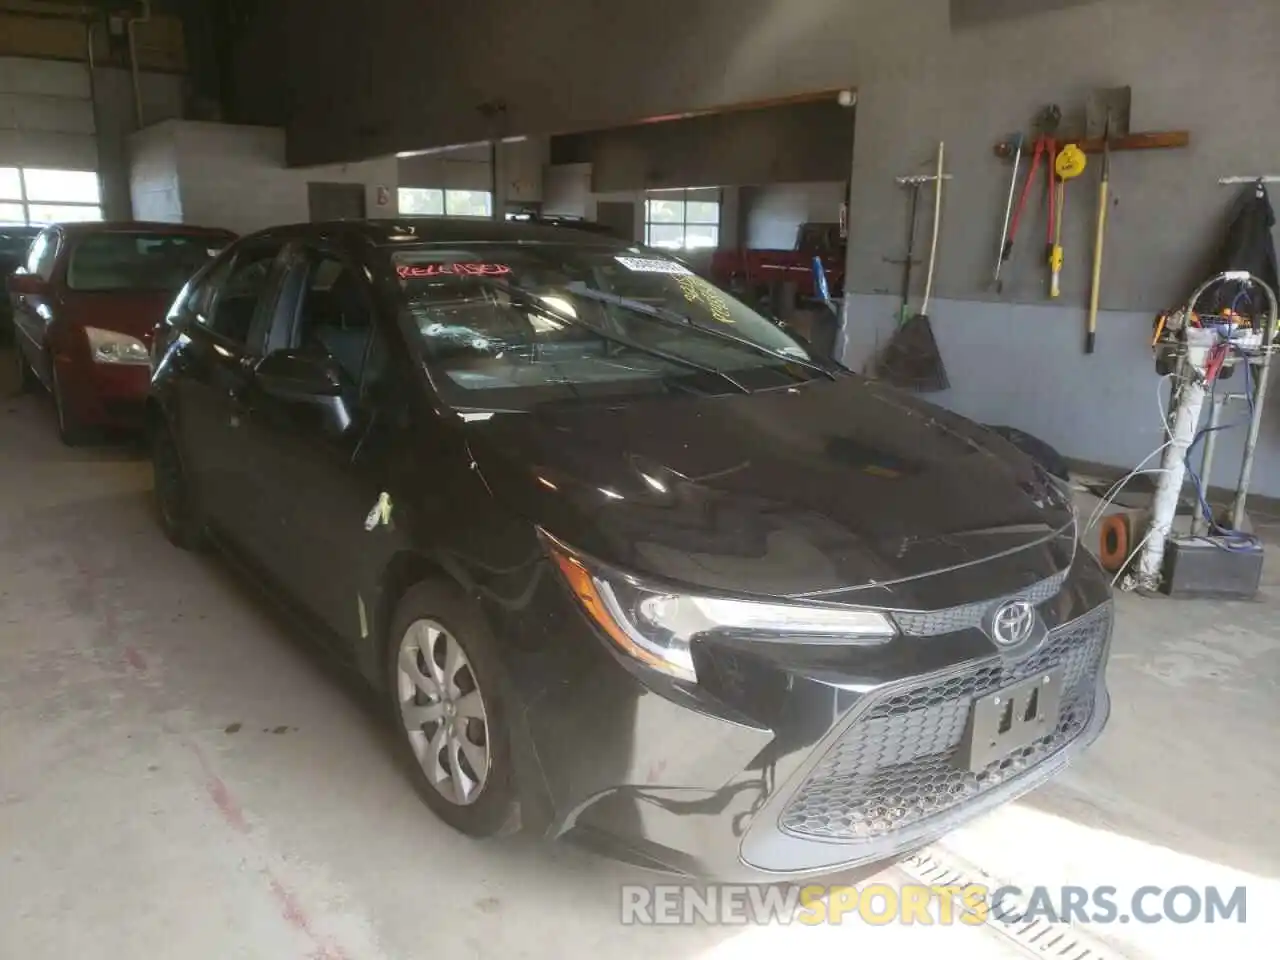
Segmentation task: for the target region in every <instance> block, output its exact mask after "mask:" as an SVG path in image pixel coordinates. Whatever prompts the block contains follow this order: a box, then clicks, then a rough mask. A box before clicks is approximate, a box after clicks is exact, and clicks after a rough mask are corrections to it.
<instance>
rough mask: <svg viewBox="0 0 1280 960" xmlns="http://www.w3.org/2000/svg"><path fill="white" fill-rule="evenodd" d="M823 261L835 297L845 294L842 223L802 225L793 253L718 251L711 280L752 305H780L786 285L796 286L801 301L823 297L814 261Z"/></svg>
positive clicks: (776, 251)
mask: <svg viewBox="0 0 1280 960" xmlns="http://www.w3.org/2000/svg"><path fill="white" fill-rule="evenodd" d="M815 256H816V257H821V258H822V266H823V268H824V269H825V270H826V274H827V286H828V288H829V290H830V293H831V296H832V297H840V296H843V294H844V269H845V239H844V237H842V236H841V230H840V224H838V223H802V224H800V226H799V227H798V228H797V229H796V245H795V247H794V248H793V249H791V250H750V249H745V248H742V249H737V250H717V251H716V252H715V254H714V255H713V256H712V258H711V268H710V274H711V277H710V279H711V280H712V282H714V283H715V284H716V285H717V286H720V287H723V288H724V289H726V290H728V291H730V292H731V293H733V294H734V295H736V296H738V297H740V298H741V299H743V300H746V301H747V302H750V303H765V302H770V303H777V302H778V299H779V297H780V296H781V294H782V291H783V285H784V284H788V283H793V284H795V288H794V289H795V296H796V298H797V299H798V300H806V299H807V300H812V299H816V298H818V297H819V293H818V290H817V283H816V280H815V278H814V275H813V258H814V257H815Z"/></svg>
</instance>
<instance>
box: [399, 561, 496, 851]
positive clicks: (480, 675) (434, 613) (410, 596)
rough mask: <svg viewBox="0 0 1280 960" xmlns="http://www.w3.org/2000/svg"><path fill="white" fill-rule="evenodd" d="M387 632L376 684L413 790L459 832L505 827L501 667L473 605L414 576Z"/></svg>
mask: <svg viewBox="0 0 1280 960" xmlns="http://www.w3.org/2000/svg"><path fill="white" fill-rule="evenodd" d="M389 638H390V639H389V642H388V643H387V644H386V658H385V659H386V690H387V693H388V695H389V699H390V701H391V703H390V706H391V716H392V720H393V722H394V724H395V728H396V729H395V733H396V742H397V746H398V748H399V752H400V754H401V759H402V760H403V762H404V763H405V766H406V769H407V771H408V774H409V777H410V778H411V780H412V781H413V785H414V788H415V789H416V790H417V791H418V794H419V795H420V796H421V797H422V799H423V800H424V801H425V803H426V804H427V806H428V807H430V808H431V810H432V812H434V813H435V814H436V816H438V817H439V818H440V819H441V820H443V821H444V822H445V823H447V824H449V825H450V826H451V827H453V828H454V829H455V830H458V831H460V832H461V833H465V834H468V835H469V836H473V837H491V836H497V835H501V834H507V833H513V832H515V831H516V830H518V829H519V826H520V812H519V803H518V800H517V797H518V794H517V791H516V788H515V769H514V765H513V760H512V750H511V736H510V733H509V728H508V726H507V719H506V718H507V716H508V712H507V696H506V690H507V682H506V674H505V672H504V670H503V668H502V665H501V663H500V661H499V660H498V655H497V649H496V644H495V641H494V639H493V637H492V635H491V634H490V632H489V630H488V627H487V625H486V624H485V622H484V618H483V617H482V616H481V615H480V611H479V610H478V609H477V608H476V606H475V604H473V603H472V602H471V601H470V600H469V599H468V598H467V597H466V595H465V594H464V593H463V592H462V591H461V590H460V589H459V588H457V587H456V586H453V585H452V584H447V583H443V582H426V583H420V584H418V585H417V586H414V587H411V588H409V590H408V591H406V593H405V594H404V596H403V597H402V598H401V599H400V602H399V603H398V604H397V605H396V610H395V614H394V616H393V617H392V620H391V625H390V634H389Z"/></svg>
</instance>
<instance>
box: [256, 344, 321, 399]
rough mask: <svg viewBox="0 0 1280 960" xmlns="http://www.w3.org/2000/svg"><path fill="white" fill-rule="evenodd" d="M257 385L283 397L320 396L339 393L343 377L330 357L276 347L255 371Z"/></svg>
mask: <svg viewBox="0 0 1280 960" xmlns="http://www.w3.org/2000/svg"><path fill="white" fill-rule="evenodd" d="M255 375H256V377H257V381H258V385H259V386H260V387H261V388H262V389H263V390H264V391H265V392H267V393H270V394H272V395H274V396H277V397H281V398H284V399H286V400H320V399H326V398H330V397H339V396H341V395H342V377H341V375H340V374H339V373H338V369H337V366H336V365H335V364H334V363H333V361H332V360H329V359H328V358H325V357H317V356H315V355H314V354H306V353H300V352H298V351H296V350H276V351H273V352H272V353H269V354H268V355H267V356H265V357H264V358H263V359H262V361H261V362H260V363H259V364H258V367H257V370H256V371H255Z"/></svg>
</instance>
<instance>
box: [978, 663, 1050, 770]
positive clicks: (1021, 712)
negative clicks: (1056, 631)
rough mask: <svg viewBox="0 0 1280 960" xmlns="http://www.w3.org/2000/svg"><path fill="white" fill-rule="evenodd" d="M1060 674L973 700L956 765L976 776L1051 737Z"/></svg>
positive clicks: (1041, 674)
mask: <svg viewBox="0 0 1280 960" xmlns="http://www.w3.org/2000/svg"><path fill="white" fill-rule="evenodd" d="M1064 674H1065V671H1064V670H1063V669H1062V668H1061V667H1059V668H1056V669H1054V670H1045V671H1041V672H1039V673H1037V674H1036V675H1035V676H1032V677H1028V678H1027V679H1026V680H1021V681H1019V682H1018V683H1014V684H1010V685H1009V686H1007V687H1003V688H1002V689H1000V690H996V691H993V692H992V693H988V694H986V695H985V696H981V697H978V698H977V699H976V700H974V701H973V705H972V706H971V707H970V709H969V723H968V726H967V728H966V730H965V738H964V741H963V746H962V748H961V749H960V751H959V752H958V754H957V756H956V762H957V764H958V765H959V766H960V767H961V768H962V769H966V770H969V771H970V772H972V773H980V772H981V771H983V770H985V769H986V768H987V767H989V766H990V765H991V764H992V763H994V762H995V761H997V760H1000V759H1002V758H1004V757H1007V756H1008V755H1009V754H1011V753H1013V752H1014V751H1015V750H1021V749H1022V748H1023V747H1026V746H1029V745H1030V744H1032V743H1034V742H1035V741H1037V740H1039V739H1040V738H1041V737H1045V736H1048V735H1049V734H1050V733H1052V732H1053V729H1054V727H1055V726H1057V723H1058V713H1059V710H1060V709H1061V706H1062V686H1063V678H1064Z"/></svg>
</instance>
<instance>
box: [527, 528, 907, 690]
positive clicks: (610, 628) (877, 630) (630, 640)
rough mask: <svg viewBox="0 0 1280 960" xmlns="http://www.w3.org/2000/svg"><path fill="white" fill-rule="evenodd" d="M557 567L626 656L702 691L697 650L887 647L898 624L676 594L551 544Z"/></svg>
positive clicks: (863, 613) (868, 615) (853, 612)
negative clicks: (701, 641) (722, 645)
mask: <svg viewBox="0 0 1280 960" xmlns="http://www.w3.org/2000/svg"><path fill="white" fill-rule="evenodd" d="M543 536H544V538H545V539H546V542H547V546H548V549H549V550H550V553H551V556H552V559H554V560H555V562H556V565H557V566H558V567H559V568H560V572H561V573H562V574H563V575H564V578H565V581H566V582H567V583H568V585H569V588H570V589H571V590H572V591H573V593H574V595H575V596H576V597H577V598H578V601H579V603H581V604H582V607H583V609H584V610H585V611H586V612H587V614H588V616H590V617H591V619H592V620H594V621H595V622H596V624H597V626H599V627H600V629H601V630H602V631H604V633H605V635H606V636H607V637H608V638H609V639H610V640H612V641H613V643H614V644H615V645H616V646H617V647H618V648H619V649H620V650H621V651H622V652H623V653H626V654H628V655H629V656H631V657H634V658H635V659H636V660H639V661H640V662H641V663H644V664H646V665H647V666H649V667H652V668H653V669H655V670H659V671H661V672H663V673H666V674H668V675H670V676H673V677H677V678H679V679H681V680H687V681H689V682H690V683H696V682H697V679H698V676H697V671H696V670H695V669H694V666H693V651H692V648H691V644H692V643H693V641H694V640H696V639H698V638H699V637H705V636H709V635H714V634H731V635H733V636H734V637H740V638H741V639H742V640H743V641H744V642H748V643H795V644H834V645H841V646H864V645H868V644H881V643H887V642H888V641H889V640H891V639H892V638H893V637H894V636H895V635H896V633H897V628H896V627H895V626H894V624H893V621H892V620H890V619H889V617H888V616H887V615H886V614H883V613H880V612H878V611H876V610H861V609H855V608H849V607H818V606H811V605H800V604H790V603H767V602H760V601H756V600H736V599H727V598H723V597H707V596H699V595H697V594H686V593H672V592H670V591H666V590H662V589H660V588H656V587H651V586H646V585H645V584H643V583H641V582H640V581H639V580H637V579H636V578H635V577H632V576H629V575H627V574H624V573H621V572H619V571H616V570H611V569H609V568H608V567H606V566H604V565H603V564H600V563H599V562H596V561H591V560H588V559H586V558H584V557H582V556H581V555H580V554H578V553H577V552H576V551H574V550H573V549H572V548H570V547H567V546H565V545H564V544H562V543H560V542H559V541H556V540H554V539H552V538H551V537H549V536H547V535H546V534H544V535H543Z"/></svg>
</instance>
